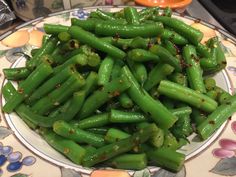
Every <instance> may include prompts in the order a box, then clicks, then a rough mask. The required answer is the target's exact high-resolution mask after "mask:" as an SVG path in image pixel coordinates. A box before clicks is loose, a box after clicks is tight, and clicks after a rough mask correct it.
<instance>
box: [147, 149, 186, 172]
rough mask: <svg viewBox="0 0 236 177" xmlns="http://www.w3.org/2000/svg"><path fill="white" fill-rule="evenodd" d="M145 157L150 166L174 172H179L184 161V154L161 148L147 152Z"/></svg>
mask: <svg viewBox="0 0 236 177" xmlns="http://www.w3.org/2000/svg"><path fill="white" fill-rule="evenodd" d="M147 156H148V160H150V161H151V162H152V164H154V165H157V166H161V167H163V168H166V169H169V170H171V171H174V172H177V171H179V170H181V168H182V167H183V164H184V160H185V155H184V154H181V153H179V152H176V151H174V150H172V149H169V148H163V147H162V148H157V149H155V150H152V151H148V152H147Z"/></svg>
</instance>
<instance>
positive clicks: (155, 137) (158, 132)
mask: <svg viewBox="0 0 236 177" xmlns="http://www.w3.org/2000/svg"><path fill="white" fill-rule="evenodd" d="M148 126H151V127H152V128H153V133H152V135H151V137H150V138H149V140H148V143H149V144H151V145H152V146H153V147H156V148H159V147H161V146H162V145H163V143H164V131H163V130H162V129H160V128H158V127H157V126H156V124H154V123H152V124H150V123H147V122H141V123H139V124H137V129H138V130H140V129H144V128H147V127H148Z"/></svg>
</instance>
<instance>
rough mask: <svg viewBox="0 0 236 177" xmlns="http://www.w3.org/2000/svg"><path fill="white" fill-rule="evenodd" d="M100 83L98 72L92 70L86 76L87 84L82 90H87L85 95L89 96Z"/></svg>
mask: <svg viewBox="0 0 236 177" xmlns="http://www.w3.org/2000/svg"><path fill="white" fill-rule="evenodd" d="M97 83H98V74H97V73H96V72H93V71H91V72H90V73H89V75H88V77H87V78H86V81H85V85H84V86H83V87H82V88H81V90H84V91H85V95H86V96H88V95H89V94H90V93H92V92H93V91H94V90H95V88H96V86H97Z"/></svg>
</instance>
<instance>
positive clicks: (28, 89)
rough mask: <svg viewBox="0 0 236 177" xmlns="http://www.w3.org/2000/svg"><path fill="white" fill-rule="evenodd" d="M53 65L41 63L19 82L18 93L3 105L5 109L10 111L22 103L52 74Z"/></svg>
mask: <svg viewBox="0 0 236 177" xmlns="http://www.w3.org/2000/svg"><path fill="white" fill-rule="evenodd" d="M52 72H53V70H52V67H51V66H50V65H49V64H48V63H42V64H40V65H39V66H38V67H37V68H36V69H35V70H34V71H33V72H32V73H31V74H30V75H29V76H28V77H27V79H26V80H24V81H23V82H21V83H20V84H19V87H18V89H17V93H16V94H14V96H13V97H12V98H11V99H10V100H9V101H8V102H7V103H6V104H5V105H4V106H3V111H4V112H7V113H10V112H12V111H13V110H14V109H15V108H16V107H17V106H19V105H20V103H22V102H23V101H24V100H25V99H26V98H27V97H28V96H29V95H30V94H31V93H32V92H33V91H34V90H35V89H36V88H37V87H38V86H39V85H40V84H41V83H42V82H43V81H44V80H45V79H46V78H47V77H48V76H49V75H50V74H52Z"/></svg>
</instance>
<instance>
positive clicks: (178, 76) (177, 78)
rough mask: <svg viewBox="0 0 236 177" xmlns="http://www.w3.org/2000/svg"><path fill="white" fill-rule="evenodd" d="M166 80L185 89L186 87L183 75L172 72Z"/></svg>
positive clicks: (185, 77)
mask: <svg viewBox="0 0 236 177" xmlns="http://www.w3.org/2000/svg"><path fill="white" fill-rule="evenodd" d="M168 79H169V80H170V81H172V82H175V83H177V84H180V85H182V86H185V87H187V85H188V81H187V76H186V75H184V74H183V73H178V72H173V73H172V74H170V75H169V76H168Z"/></svg>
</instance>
